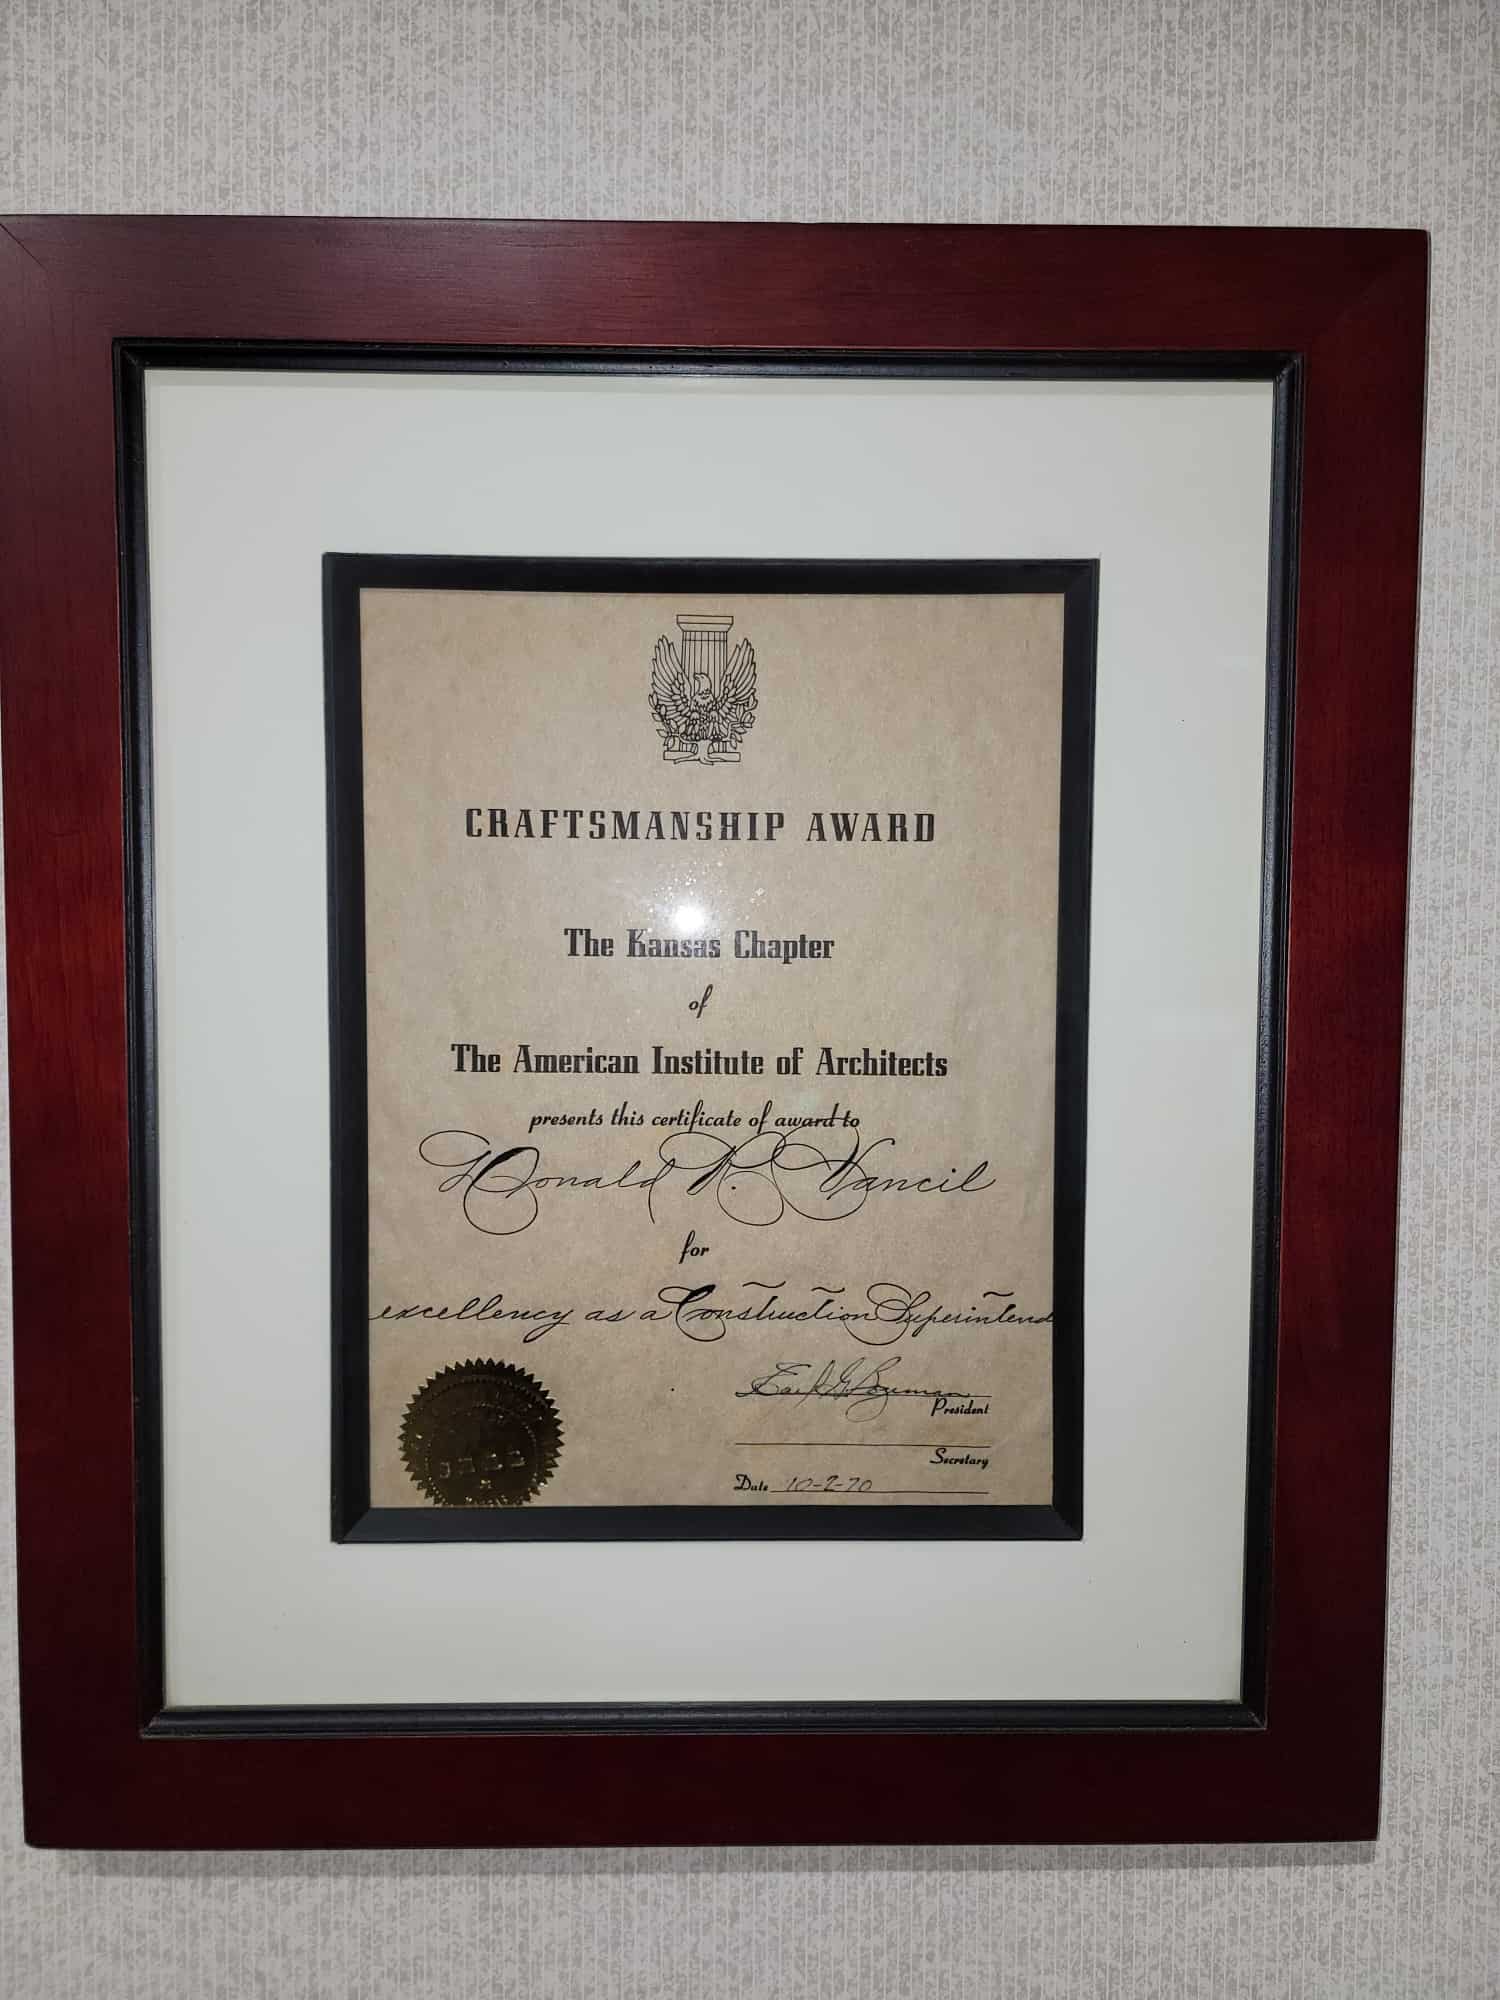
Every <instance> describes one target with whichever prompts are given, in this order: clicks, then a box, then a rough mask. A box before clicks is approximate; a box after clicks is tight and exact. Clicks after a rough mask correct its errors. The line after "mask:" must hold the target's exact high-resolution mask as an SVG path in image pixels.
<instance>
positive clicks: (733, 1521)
mask: <svg viewBox="0 0 1500 2000" xmlns="http://www.w3.org/2000/svg"><path fill="white" fill-rule="evenodd" d="M323 585H324V591H323V602H324V632H325V653H326V659H325V664H326V681H325V688H326V696H327V710H326V731H327V751H328V828H329V862H328V911H329V918H328V930H329V957H330V964H331V969H332V976H331V979H330V1012H331V1031H332V1032H331V1040H332V1064H331V1074H332V1079H333V1125H332V1153H331V1157H332V1160H333V1163H334V1166H333V1181H334V1185H333V1228H332V1243H333V1349H334V1352H333V1383H334V1419H333V1468H334V1476H333V1535H334V1539H335V1540H336V1541H358V1542H397V1541H399V1542H451V1541H463V1542H491V1541H704V1540H707V1541H713V1540H726V1541H727V1540H735V1541H785V1540H795V1541H908V1540H913V1541H914V1540H935V1541H973V1540H980V1539H1005V1540H1033V1541H1060V1540H1072V1541H1076V1540H1078V1539H1079V1537H1080V1536H1081V1535H1082V1533H1083V1207H1084V1167H1085V1146H1086V1126H1087V1114H1086V1074H1087V1063H1088V950H1089V907H1088V901H1089V862H1090V825H1091V807H1092V790H1093V714H1094V658H1095V631H1096V626H1097V614H1098V565H1097V563H1095V562H1093V561H1049V562H1017V561H998V562H890V561H880V562H821V561H807V562H773V561H761V560H755V561H746V562H735V561H721V560H715V561H698V560H672V561H661V562H657V561H639V560H634V559H630V560H626V559H620V560H611V561H600V562H590V561H576V560H566V559H564V560H558V559H538V558H530V557H523V558H498V557H487V556H399V555H383V556H381V555H333V554H329V555H325V556H324V558H323ZM367 589H369V590H403V589H404V590H475V591H496V592H503V591H507V590H531V591H539V590H569V591H579V592H590V591H592V592H600V593H632V592H651V593H655V594H659V595H670V594H672V593H674V592H678V591H680V592H681V593H682V594H683V601H684V603H687V602H693V603H699V602H709V601H710V600H712V599H715V598H717V597H721V596H731V595H732V596H740V597H743V596H748V595H754V594H756V593H764V594H771V593H776V594H778V595H793V594H801V593H808V594H814V593H816V594H826V595H840V596H842V595H854V594H862V595H875V596H885V595H890V596H910V595H929V596H953V595H960V594H970V593H973V594H981V593H982V594H985V595H990V596H1000V595H1014V594H1020V593H1022V592H1031V593H1037V594H1054V593H1055V594H1057V595H1060V596H1061V597H1062V600H1063V686H1062V704H1061V727H1062V753H1061V777H1060V794H1061V810H1060V818H1059V838H1058V849H1059V853H1058V950H1057V982H1056V986H1057V1009H1056V1016H1057V1044H1056V1046H1057V1056H1056V1084H1055V1089H1054V1130H1055V1152H1054V1172H1053V1246H1052V1269H1053V1326H1052V1424H1053V1483H1052V1494H1053V1497H1052V1501H1051V1504H1050V1505H1048V1504H1035V1505H1024V1506H1023V1505H1015V1504H1011V1505H994V1506H969V1505H955V1506H948V1507H944V1506H933V1507H899V1506H885V1507H864V1506H858V1507H850V1506H837V1505H831V1504H829V1503H827V1502H819V1501H817V1500H809V1501H808V1502H807V1503H806V1504H798V1503H796V1502H793V1503H791V1504H789V1505H777V1504H774V1503H767V1504H765V1505H761V1504H759V1503H756V1504H752V1505H746V1504H741V1505H735V1504H733V1503H727V1504H723V1505H706V1506H691V1507H686V1506H671V1505H651V1506H618V1507H546V1506H535V1507H530V1506H528V1507H495V1508H476V1507H429V1506H424V1505H421V1504H414V1505H412V1506H410V1507H372V1506H371V1505H370V1498H369V1493H370V1470H369V1467H370V1451H369V1445H370V1441H369V1408H368V1400H369V1326H370V1321H369V1292H368V1270H369V1211H368V1201H367V1193H368V1173H367V1149H366V1136H367V1134H366V1106H367V1065H366V1038H365V1027H366V1015H365V978H364V975H365V928H364V901H365V898H364V872H363V870H364V790H363V775H362V759H361V712H360V702H361V677H360V651H359V647H360V638H359V631H360V626H359V615H360V614H359V606H360V593H361V591H363V590H367ZM643 673H644V668H643Z"/></svg>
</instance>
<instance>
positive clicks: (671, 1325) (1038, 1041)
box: [324, 554, 1097, 1541]
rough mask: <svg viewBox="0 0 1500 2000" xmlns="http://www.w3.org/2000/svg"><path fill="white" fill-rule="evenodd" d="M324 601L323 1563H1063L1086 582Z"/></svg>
mask: <svg viewBox="0 0 1500 2000" xmlns="http://www.w3.org/2000/svg"><path fill="white" fill-rule="evenodd" d="M324 577H325V589H326V593H327V595H326V602H327V606H328V613H327V616H328V627H327V645H328V689H329V702H328V750H329V757H330V774H331V775H330V787H331V790H330V796H331V798H332V800H333V815H332V825H331V848H330V882H331V889H330V897H331V908H332V910H333V924H332V963H333V967H334V989H333V1006H334V1021H335V1024H336V1036H335V1045H334V1049H333V1057H332V1071H333V1089H334V1134H333V1149H332V1156H333V1160H334V1161H335V1162H336V1163H337V1172H336V1178H335V1184H334V1185H335V1199H336V1204H337V1207H336V1212H335V1222H334V1241H335V1245H336V1253H335V1264H334V1281H335V1298H334V1315H333V1316H334V1330H335V1342H336V1347H335V1356H334V1380H335V1383H336V1385H337V1404H336V1407H337V1409H338V1412H339V1414H338V1418H337V1420H336V1424H335V1431H334V1491H335V1496H336V1498H335V1509H336V1512H335V1531H336V1532H337V1533H339V1534H340V1535H341V1536H346V1537H350V1538H353V1539H357V1540H368V1539H375V1538H380V1539H394V1540H403V1541H408V1540H425V1539H450V1538H457V1539H461V1540H473V1539H480V1538H483V1539H489V1538H507V1539H508V1538H513V1537H517V1536H520V1537H524V1538H526V1539H531V1538H538V1537H540V1538H548V1539H551V1538H554V1537H564V1538H575V1539H576V1538H582V1539H589V1540H592V1539H597V1538H600V1537H607V1538H620V1537H627V1538H634V1537H640V1536H666V1537H672V1538H680V1537H685V1536H692V1537H697V1536H707V1537H718V1536H741V1537H743V1536H750V1537H753V1538H756V1539H765V1538H767V1537H778V1538H779V1537H785V1536H794V1537H799V1538H801V1537H808V1536H811V1537H813V1538H814V1539H838V1538H842V1537H845V1536H849V1535H855V1536H862V1537H871V1538H879V1539H888V1538H890V1537H906V1536H934V1535H936V1536H940V1537H943V1538H953V1537H964V1536H972V1535H991V1536H993V1535H1009V1536H1020V1537H1035V1536H1075V1537H1076V1536H1077V1535H1078V1534H1079V1533H1080V1532H1081V1529H1082V1509H1081V1485H1082V1467H1083V1453H1082V1430H1081V1417H1082V1411H1081V1365H1082V1331H1083V1327H1082V1308H1083V1298H1082V1271H1083V1189H1084V1150H1085V1105H1084V1077H1085V1072H1086V1066H1087V988H1088V970H1087V959H1088V883H1089V788H1090V782H1091V776H1092V755H1091V739H1092V714H1093V675H1094V630H1095V592H1096V584H1097V565H1096V564H1094V563H1093V562H1091V561H1079V562H1073V563H1068V562H1053V563H1035V562H1031V563H1027V562H1009V563H1006V562H998V563H952V562H947V563H944V562H927V563H921V562H918V563H880V562H872V563H858V562H855V563H849V562H844V563H820V562H815V561H807V562H798V563H791V564H787V563H779V564H778V563H766V562H745V563H733V562H730V563H715V562H704V561H695V562H682V563H675V564H674V563H670V562H665V563H660V562H628V561H625V562H615V563H603V564H589V563H582V562H576V561H568V560H562V561H545V560H544V561H537V560H534V559H524V560H510V561H506V560H485V559H483V558H472V557H468V558H459V557H447V558H444V557H438V558H411V557H403V556H385V555H380V556H353V555H338V554H330V555H328V556H327V557H326V559H325V565H324ZM705 607H706V608H705ZM778 660H780V661H781V662H782V663H783V671H782V673H781V675H780V676H779V677H778V676H777V675H776V673H775V667H776V663H777V661H778ZM860 716H863V717H864V718H865V721H864V723H863V726H862V728H861V730H860V736H861V737H862V739H863V740H862V741H861V742H859V743H858V744H856V743H855V742H854V741H853V740H852V731H851V726H850V725H851V717H854V718H858V717H860ZM844 768H848V769H850V770H851V771H852V772H853V773H854V774H856V775H854V776H853V779H852V782H853V783H854V784H855V785H857V786H860V787H862V788H863V789H862V791H860V792H859V793H857V794H856V793H852V792H843V793H840V794H839V795H838V796H837V797H835V795H834V794H833V793H832V792H830V790H829V785H830V782H831V780H832V779H833V778H835V777H836V776H837V775H838V774H840V772H841V770H842V769H844ZM539 788H540V789H539ZM580 788H581V789H580ZM773 795H774V796H773ZM495 801H501V802H500V803H496V802H495ZM554 801H555V802H554ZM596 801H597V802H596ZM835 910H836V911H837V913H838V917H839V924H840V925H841V926H842V930H843V935H842V937H840V936H838V935H832V936H830V935H823V934H822V933H826V932H829V931H830V930H833V929H834V928H835V926H834V925H833V923H832V921H831V918H832V913H833V912H834V911H835ZM820 912H821V913H822V914H821V915H820ZM808 926H811V927H812V928H811V930H809V929H808ZM372 936H373V937H374V938H376V939H378V940H379V949H378V950H377V951H375V952H372V951H371V949H370V939H371V938H372ZM435 994H436V995H440V996H441V998H439V999H438V1000H437V1003H436V1006H435V1005H434V995H435ZM443 1019H446V1020H447V1021H448V1027H447V1028H441V1022H442V1020H443ZM502 1022H506V1023H509V1022H514V1023H515V1030H514V1034H513V1035H506V1036H501V1035H500V1034H499V1033H498V1032H496V1028H498V1025H499V1024H500V1023H502ZM487 1023H493V1024H495V1026H494V1027H485V1026H484V1024H487ZM435 1030H440V1032H439V1034H438V1039H437V1041H436V1042H435V1041H434V1039H433V1035H434V1031H435ZM444 1036H446V1039H443V1037H444ZM876 1243H878V1245H879V1249H878V1251H877V1250H875V1249H874V1248H873V1247H872V1246H873V1244H876ZM872 1257H876V1258H878V1259H883V1260H884V1261H883V1262H876V1263H872V1261H871V1260H872ZM464 1274H466V1275H464ZM455 1277H457V1278H458V1283H457V1289H456V1290H455V1288H454V1287H455ZM580 1335H581V1337H579V1336H580Z"/></svg>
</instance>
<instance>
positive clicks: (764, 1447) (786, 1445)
mask: <svg viewBox="0 0 1500 2000" xmlns="http://www.w3.org/2000/svg"><path fill="white" fill-rule="evenodd" d="M952 1444H953V1440H952V1438H934V1439H933V1440H932V1442H931V1443H930V1444H923V1443H922V1441H921V1440H920V1438H919V1439H918V1440H917V1442H916V1443H915V1444H908V1443H907V1442H906V1441H905V1440H904V1439H902V1438H825V1439H824V1440H823V1441H822V1442H821V1443H820V1442H819V1441H818V1439H817V1438H736V1439H735V1440H734V1445H733V1449H734V1450H735V1451H945V1450H947V1449H949V1448H950V1447H951V1446H952ZM994 1449H995V1446H994V1445H992V1444H970V1443H969V1441H968V1439H967V1438H966V1439H965V1440H964V1450H965V1451H993V1450H994Z"/></svg>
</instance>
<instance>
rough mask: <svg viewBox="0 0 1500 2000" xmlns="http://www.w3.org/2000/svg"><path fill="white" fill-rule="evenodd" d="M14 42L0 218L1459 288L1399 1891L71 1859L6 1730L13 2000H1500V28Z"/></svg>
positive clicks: (418, 16)
mask: <svg viewBox="0 0 1500 2000" xmlns="http://www.w3.org/2000/svg"><path fill="white" fill-rule="evenodd" d="M0 12H3V18H0V60H3V73H0V210H22V211H25V210H60V209H79V210H105V211H109V210H147V209H154V210H202V211H219V212H231V211H233V212H250V213H253V212H265V211H275V212H282V213H287V214H318V213H326V214H350V215H365V214H385V215H437V214H449V215H559V216H588V215H593V216H684V217H777V218H799V219H813V218H820V219H834V218H838V219H868V220H877V219H879V220H886V219H902V220H915V221H965V222H994V221H1011V222H1016V221H1049V222H1054V221H1056V222H1181V223H1186V222H1195V223H1204V222H1224V223H1227V222H1237V223H1294V222H1301V223H1345V224H1348V223H1365V224H1408V225H1419V226H1422V227H1426V228H1428V229H1430V230H1431V231H1432V233H1433V250H1434V274H1433V301H1432V303H1433V324H1432V392H1431V406H1430V418H1429V445H1428V471H1427V507H1428V511H1427V535H1426V545H1425V558H1424V594H1423V603H1422V678H1421V692H1420V697H1419V716H1418V742H1417V798H1416V821H1415V832H1414V854H1413V863H1414V872H1413V916H1412V927H1411V951H1410V986H1409V1004H1410V1025H1409V1039H1408V1077H1407V1092H1406V1121H1407V1122H1406V1131H1407V1164H1406V1174H1405V1180H1404V1220H1403V1226H1402V1237H1401V1248H1402V1264H1403V1270H1402V1280H1401V1320H1400V1352H1399V1369H1398V1382H1397V1409H1396V1469H1395V1493H1394V1516H1393V1544H1392V1555H1393V1565H1394V1567H1393V1576H1392V1586H1393V1597H1392V1611H1391V1627H1390V1651H1389V1699H1388V1717H1389V1721H1388V1737H1387V1756H1386V1807H1385V1832H1384V1834H1383V1836H1382V1839H1381V1841H1380V1843H1379V1845H1378V1846H1377V1847H1374V1848H1370V1849H1364V1848H1357V1849H1346V1850H1334V1851H1327V1850H1318V1849H1274V1850H1269V1851H1252V1850H1246V1851H1224V1850H1185V1851H1184V1850H1169V1851H1155V1852H1129V1851H1123V1850H1122V1851H1113V1850H1093V1851H1090V1850H1067V1851H1047V1852H1039V1853H1031V1852H1019V1851H1010V1850H1007V1851H999V1850H996V1851H989V1850H944V1849H921V1850H902V1851H894V1850H880V1851H866V1852H853V1851H846V1852H831V1853H830V1852H817V1851H806V1852H803V1851H793V1850H777V1851H771V1852H764V1853H751V1852H740V1853H735V1852H731V1853H722V1854H718V1853H712V1854H698V1853H649V1854H647V1853H640V1854H627V1855H620V1856H615V1855H608V1854H600V1853H589V1852H581V1853H570V1854H563V1855H553V1856H529V1855H512V1854H472V1855H457V1856H442V1855H418V1854H413V1855H401V1854H391V1855H378V1856H366V1857H355V1858H348V1857H343V1856H337V1855H331V1856H324V1857H313V1858H309V1859H297V1858H289V1857H283V1856H274V1855H273V1856H261V1857H254V1858H215V1857H203V1858H191V1857H181V1858H174V1857H170V1856H168V1857H162V1858H140V1859H113V1860H112V1859H109V1858H107V1857H105V1858H100V1857H95V1856H57V1855H37V1854H29V1853H27V1852H26V1851H25V1850H23V1849H22V1848H21V1847H20V1845H19V1839H18V1834H17V1826H18V1819H19V1813H18V1802H17V1799H16V1797H15V1786H16V1780H15V1754H14V1753H15V1731H14V1721H13V1708H14V1701H13V1696H12V1698H10V1699H8V1700H7V1701H6V1702H5V1704H4V1716H5V1719H4V1725H3V1726H4V1730H5V1735H4V1738H3V1743H4V1747H5V1758H4V1768H3V1769H0V1789H3V1791H4V1797H3V1798H0V1841H3V1845H4V1857H3V1871H0V1995H3V1996H5V2000H10V1996H16V2000H22V1996H24V2000H53V1996H69V2000H71V1996H75V1995H77V1996H85V1995H87V1996H89V2000H101V1996H102V2000H146V1996H150V2000H220V1996H233V2000H242V1996H252V1995H261V1994H265V1995H276V1996H283V1995H285V1996H302V1995H308V1996H311V1995H317V1996H319V2000H322V1996H328V2000H343V1996H347V2000H384V1996H395V1995H402V1996H427V1995H433V1996H439V1995H441V1996H444V2000H467V1996H470V1995H480V1994H485V1995H490V1994H496V1995H498V1994H511V1993H515V1994H523V1993H524V1994H527V1995H531V1996H539V1997H540V1996H549V1995H559V1996H561V1995H567V1996H573V2000H599V1996H603V1995H611V1996H616V1995H619V1996H625V1995H632V1996H634V1995H639V1996H647V1995H650V1996H656V1995H663V1996H672V2000H676V1996H683V2000H687V1996H692V2000H698V1996H718V1995H720V1994H724V1995H727V1994H731V1993H734V1994H739V1993H745V1994H756V1995H764V1996H773V1995H774V1996H782V1995H792V1994H797V1995H801V1994H807V1995H810V1996H813V2000H835V1996H838V2000H844V1996H856V1995H857V1996H860V2000H879V1996H898V1995H899V1996H918V1995H920V1996H924V2000H925V1996H934V1997H935V2000H946V1996H950V1995H952V1996H958V1995H964V1996H969V1995H979V1994H999V1993H1004V1994H1007V1995H1037V1996H1040V1995H1048V1996H1053V1995H1055V1996H1066V2000H1086V1997H1087V1996H1095V1995H1106V1994H1107V1995H1126V1996H1131V1997H1132V2000H1136V1997H1137V1996H1138V1997H1139V2000H1171V1996H1192V2000H1198V1996H1214V2000H1225V1996H1239V1995H1254V1996H1277V1997H1278V2000H1280V1996H1285V1997H1286V2000H1307V1996H1314V1995H1316V1996H1319V2000H1322V1996H1333V1995H1339V1996H1347V1997H1348V2000H1354V1996H1358V2000H1387V1996H1395V1995H1402V1996H1405V1995H1411V1996H1421V2000H1436V1997H1437V1996H1449V1995H1455V1996H1456V1995H1465V1996H1468V1995H1475V1996H1477V1995H1487V1996H1494V1995H1497V1994H1500V1909H1497V1902H1500V1850H1497V1844H1496V1828H1495V1820H1496V1812H1497V1805H1500V1800H1497V1776H1500V1772H1497V1765H1500V1746H1497V1716H1500V1647H1497V1636H1500V1599H1497V1583H1500V1343H1497V1328H1500V1238H1497V1237H1496V1236H1495V1234H1494V1233H1493V1227H1492V1225H1493V1223H1494V1221H1495V1218H1496V1217H1497V1216H1500V1144H1497V1141H1500V1092H1497V1075H1500V1071H1497V1065H1496V1038H1497V999H1500V994H1497V968H1500V914H1497V885H1500V770H1497V756H1500V728H1497V718H1496V715H1495V714H1494V713H1493V712H1492V701H1491V680H1492V676H1493V672H1494V666H1495V660H1494V651H1495V639H1496V631H1497V623H1496V595H1497V577H1500V561H1497V558H1500V547H1497V542H1500V532H1497V515H1496V496H1497V485H1500V334H1497V329H1500V257H1497V251H1500V146H1497V140H1500V101H1497V62H1496V58H1497V54H1500V13H1497V12H1496V9H1495V6H1494V5H1493V4H1490V5H1486V4H1485V0H1467V4H1461V3H1460V0H1454V4H1452V5H1444V4H1440V0H1439V4H1428V5H1419V4H1408V3H1407V0H1342V4H1322V5H1319V4H1316V0H1305V4H1298V0H1216V4H1195V0H1158V4H1149V5H1148V4H1136V3H1135V0H1099V4H1090V0H1021V3H1020V4H1014V5H1004V4H998V3H997V4H991V5H984V4H979V3H978V0H951V3H950V4H938V5H928V4H923V0H907V4H904V5H903V4H902V0H884V4H869V5H861V4H857V0H824V4H815V0H814V4H809V0H734V4H720V5H700V6H689V5H678V4H673V0H659V4H649V0H594V4H590V0H579V4H576V5H568V4H558V0H533V4H529V5H517V6H513V7H506V6H504V5H501V4H499V0H470V3H469V4H467V5H465V4H459V0H427V4H423V3H422V0H416V4H407V3H406V0H365V3H364V4H361V0H145V4H136V0H98V4H89V0H7V4H6V6H5V7H4V9H3V10H0ZM0 476H3V469H0ZM4 1490H5V1491H6V1492H7V1493H8V1491H9V1482H8V1479H7V1481H6V1482H5V1488H4ZM1330 1504H1336V1500H1335V1497H1334V1496H1330ZM3 1547H4V1559H5V1562H6V1563H7V1565H8V1564H9V1537H8V1534H7V1536H6V1539H5V1543H4V1545H3ZM79 1581H80V1587H86V1582H85V1580H84V1579H80V1580H79ZM0 1674H3V1675H4V1676H5V1677H6V1678H7V1681H8V1682H13V1678H14V1654H13V1647H12V1643H11V1639H10V1636H9V1630H8V1627H7V1628H6V1632H5V1637H4V1652H3V1664H0ZM0 1692H3V1691H0Z"/></svg>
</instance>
